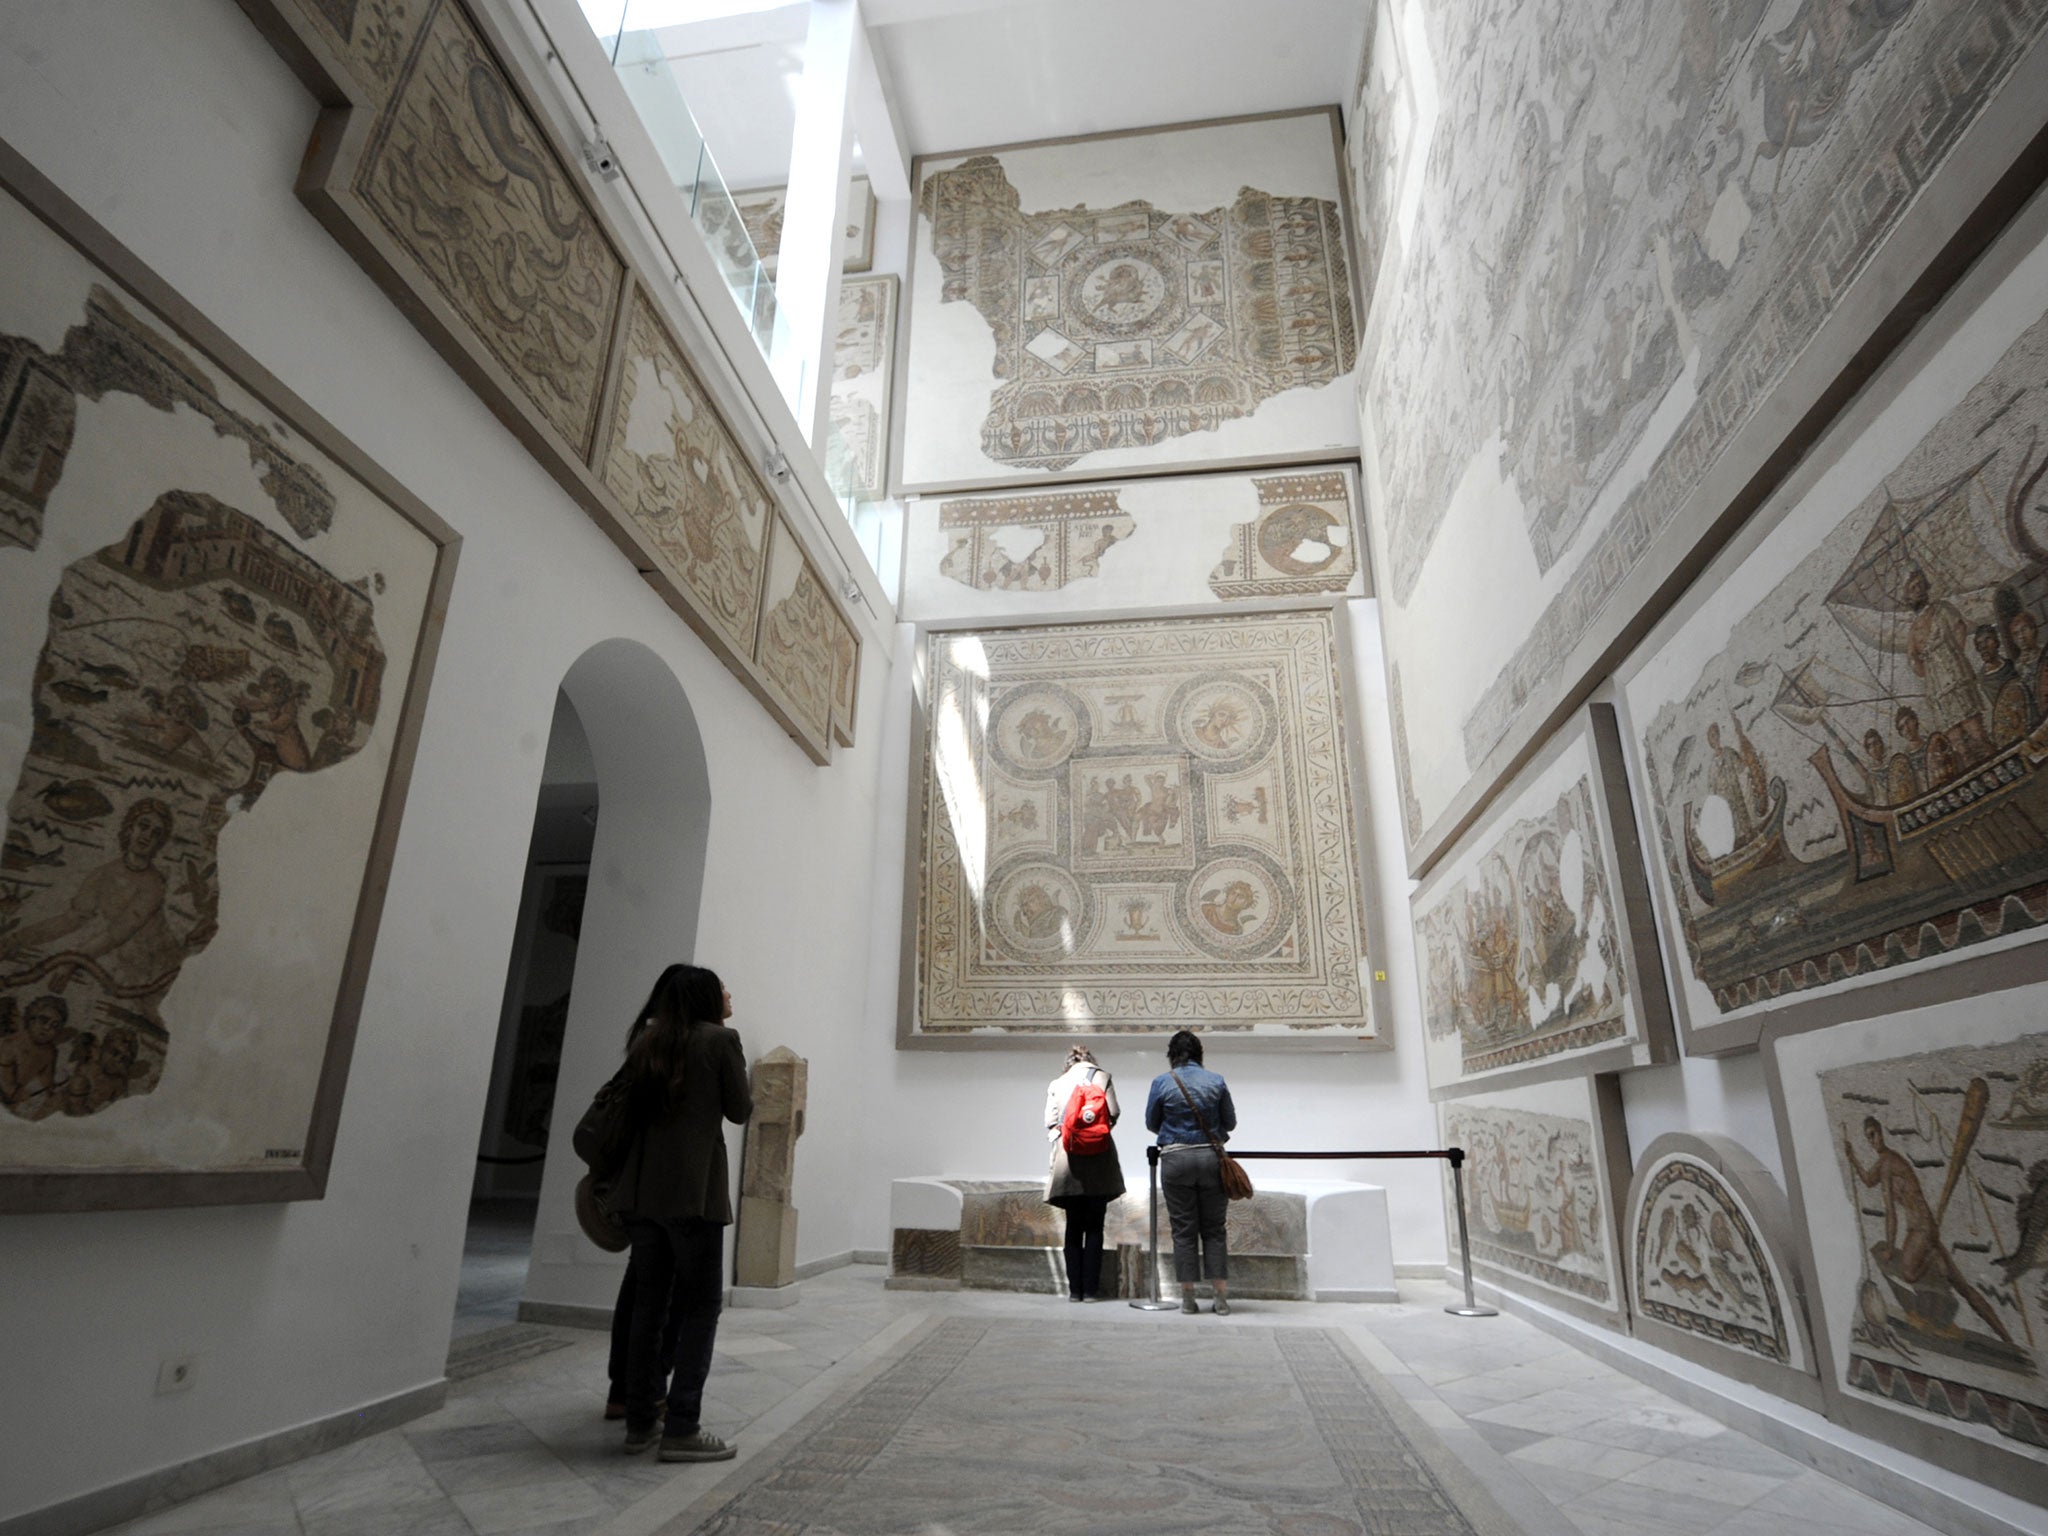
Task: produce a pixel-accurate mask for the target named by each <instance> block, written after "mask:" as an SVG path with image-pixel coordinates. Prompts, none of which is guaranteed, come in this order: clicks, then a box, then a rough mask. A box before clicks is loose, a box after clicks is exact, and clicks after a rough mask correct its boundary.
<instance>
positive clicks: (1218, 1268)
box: [1159, 1147, 1230, 1285]
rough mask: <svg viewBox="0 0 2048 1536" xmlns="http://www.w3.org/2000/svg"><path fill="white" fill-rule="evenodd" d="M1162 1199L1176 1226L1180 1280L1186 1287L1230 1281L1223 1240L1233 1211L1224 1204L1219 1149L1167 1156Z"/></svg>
mask: <svg viewBox="0 0 2048 1536" xmlns="http://www.w3.org/2000/svg"><path fill="white" fill-rule="evenodd" d="M1159 1193H1160V1194H1161V1195H1162V1196H1164V1197H1165V1200H1166V1215H1167V1219H1168V1220H1169V1221H1171V1222H1172V1223H1173V1277H1174V1279H1176V1280H1178V1281H1179V1282H1180V1283H1181V1284H1182V1285H1192V1284H1194V1282H1195V1279H1196V1277H1197V1275H1198V1274H1199V1276H1200V1278H1201V1279H1204V1280H1227V1279H1228V1278H1229V1261H1230V1249H1229V1245H1228V1243H1227V1242H1226V1241H1225V1238H1224V1235H1223V1218H1224V1217H1225V1216H1226V1215H1227V1214H1228V1213H1229V1211H1230V1202H1229V1201H1228V1200H1227V1199H1225V1198H1224V1194H1223V1179H1222V1176H1221V1175H1219V1174H1218V1173H1217V1171H1216V1151H1215V1149H1214V1148H1213V1147H1189V1148H1188V1149H1187V1150H1186V1151H1183V1152H1166V1153H1162V1154H1161V1155H1160V1158H1159ZM1198 1253H1199V1254H1200V1256H1201V1257H1200V1260H1199V1262H1198V1261H1197V1259H1196V1255H1197V1254H1198Z"/></svg>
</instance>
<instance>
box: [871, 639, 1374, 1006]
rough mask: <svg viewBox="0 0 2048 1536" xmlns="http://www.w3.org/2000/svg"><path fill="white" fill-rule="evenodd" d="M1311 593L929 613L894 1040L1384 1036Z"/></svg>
mask: <svg viewBox="0 0 2048 1536" xmlns="http://www.w3.org/2000/svg"><path fill="white" fill-rule="evenodd" d="M1338 634H1339V622H1338V620H1337V619H1336V617H1335V616H1333V615H1332V614H1331V613H1330V612H1328V611H1327V610H1323V611H1312V612H1280V613H1270V614H1259V615H1245V616H1233V617H1222V618H1196V619H1158V620H1136V621H1129V622H1123V623H1096V624H1072V625H1064V626H1057V627H1047V628H1025V629H986V630H979V631H937V632H934V633H933V634H931V635H930V636H929V637H928V639H927V642H926V649H927V654H926V668H925V675H926V692H925V696H924V705H923V709H922V711H921V716H922V732H921V740H920V741H919V743H918V746H917V750H918V755H919V756H920V757H921V759H922V772H921V775H920V779H921V782H920V783H917V784H915V785H914V786H913V794H914V796H915V798H914V799H913V801H912V807H913V818H912V821H913V825H914V826H916V827H918V828H920V829H921V842H922V848H921V856H920V857H918V858H917V860H916V864H915V868H916V871H917V876H916V881H915V884H916V891H915V895H916V903H917V910H916V919H915V923H914V924H913V925H907V931H906V945H905V974H904V982H903V990H902V996H903V999H904V1003H903V1018H902V1023H901V1032H900V1035H899V1040H900V1043H902V1044H905V1045H912V1046H917V1045H942V1044H1006V1043H1007V1044H1016V1043H1025V1042H1031V1043H1034V1044H1035V1043H1036V1042H1038V1041H1041V1040H1043V1039H1044V1038H1046V1037H1048V1036H1050V1037H1053V1038H1055V1039H1059V1038H1072V1037H1074V1036H1087V1035H1097V1034H1111V1035H1116V1034H1122V1035H1160V1034H1165V1033H1170V1032H1172V1031H1173V1030H1176V1029H1179V1028H1182V1027H1187V1026H1195V1027H1199V1028H1201V1029H1203V1030H1205V1031H1207V1032H1210V1033H1224V1034H1230V1035H1238V1036H1243V1037H1246V1038H1247V1039H1249V1040H1254V1041H1257V1042H1259V1043H1262V1044H1282V1043H1313V1044H1324V1045H1356V1044H1358V1043H1360V1042H1361V1041H1363V1042H1365V1043H1370V1044H1382V1043H1384V1036H1383V1034H1382V1032H1381V1027H1380V1025H1379V1023H1378V1021H1377V1018H1376V1015H1375V1012H1374V1009H1373V1006H1372V999H1371V987H1370V984H1369V981H1368V976H1369V970H1368V967H1369V965H1370V961H1369V959H1368V954H1369V925H1368V923H1367V921H1366V912H1365V909H1364V907H1363V905H1362V901H1361V896H1360V889H1361V881H1360V869H1361V867H1362V865H1363V863H1364V853H1365V850H1364V848H1363V847H1362V844H1361V833H1362V830H1363V827H1364V819H1363V817H1362V815H1361V814H1360V808H1359V807H1358V806H1357V804H1356V803H1355V801H1354V798H1353V785H1354V784H1355V783H1357V782H1358V778H1357V774H1356V770H1355V768H1354V764H1353V762H1352V748H1351V745H1350V733H1349V728H1348V727H1347V723H1346V718H1345V717H1346V713H1347V711H1346V708H1345V705H1344V701H1343V688H1342V685H1341V683H1340V680H1339V674H1338V662H1337V657H1338V655H1339V653H1340V652H1339V642H1338Z"/></svg>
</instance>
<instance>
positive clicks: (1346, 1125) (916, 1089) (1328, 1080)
mask: <svg viewBox="0 0 2048 1536" xmlns="http://www.w3.org/2000/svg"><path fill="white" fill-rule="evenodd" d="M1349 606H1350V610H1351V619H1352V624H1351V630H1352V635H1353V641H1354V664H1355V668H1356V674H1355V675H1356V676H1357V678H1358V680H1359V684H1360V694H1361V695H1362V708H1363V712H1364V719H1363V720H1362V721H1361V722H1360V727H1361V733H1362V737H1363V747H1364V752H1365V759H1366V776H1365V777H1366V782H1365V786H1364V790H1365V798H1366V803H1367V806H1368V810H1369V815H1370V817H1371V822H1372V835H1373V838H1374V840H1375V842H1376V843H1377V844H1378V846H1379V847H1380V848H1382V849H1386V848H1398V847H1399V846H1400V843H1399V838H1400V821H1399V811H1398V808H1397V806H1398V802H1397V800H1396V798H1395V790H1394V778H1393V749H1392V745H1391V742H1390V740H1389V735H1388V733H1389V730H1390V726H1389V723H1388V713H1387V702H1386V691H1385V682H1384V678H1385V671H1384V667H1383V665H1382V663H1381V660H1380V654H1379V623H1378V616H1377V613H1376V611H1375V610H1376V606H1377V605H1376V604H1375V603H1373V602H1372V601H1370V600H1356V601H1353V602H1352V603H1351V604H1350V605H1349ZM915 646H916V639H915V633H914V631H913V629H912V628H911V626H909V625H904V626H902V627H901V628H900V629H899V631H898V638H897V653H898V660H897V664H896V668H895V672H894V673H893V674H892V676H895V677H902V676H907V675H908V674H909V673H910V671H911V670H912V658H913V656H914V654H915ZM885 708H886V711H887V718H886V719H885V720H883V721H882V738H883V745H882V751H883V753H884V759H883V762H882V767H881V775H880V779H881V783H882V784H883V785H884V786H887V787H886V788H885V789H884V791H883V794H882V798H881V800H880V802H879V804H878V806H877V808H876V816H877V826H876V844H877V849H878V852H877V855H876V861H875V871H874V884H873V887H872V891H871V894H870V896H869V902H870V905H871V908H872V910H873V912H874V915H875V925H874V930H873V934H872V940H871V951H870V953H871V958H870V965H869V981H868V990H867V1005H866V1009H865V1013H864V1019H863V1023H862V1029H861V1033H862V1038H863V1039H864V1040H865V1041H867V1042H869V1044H870V1046H871V1050H870V1051H869V1052H868V1053H867V1054H866V1056H865V1057H864V1059H865V1060H866V1061H867V1063H868V1064H869V1070H868V1073H867V1075H866V1078H865V1083H866V1088H867V1094H868V1098H869V1100H870V1101H871V1103H872V1105H873V1106H874V1110H875V1112H874V1113H872V1114H870V1115H868V1116H866V1117H865V1118H864V1119H863V1120H862V1122H861V1123H860V1125H859V1126H858V1128H857V1129H856V1131H855V1140H854V1141H853V1142H851V1143H849V1144H848V1146H847V1149H846V1156H847V1157H848V1158H849V1160H858V1161H860V1162H861V1163H863V1164H864V1165H865V1166H866V1167H867V1168H870V1169H872V1170H873V1172H872V1173H871V1174H866V1175H864V1176H863V1177H862V1178H861V1180H860V1183H859V1187H858V1188H857V1190H856V1191H855V1199H856V1202H857V1205H856V1214H857V1219H856V1221H855V1226H856V1228H857V1230H860V1231H862V1232H864V1233H869V1234H872V1235H871V1236H870V1237H867V1238H864V1239H863V1240H862V1246H865V1247H876V1248H880V1247H886V1246H887V1230H886V1229H887V1220H888V1196H889V1190H888V1180H890V1179H895V1178H905V1177H914V1176H917V1175H922V1174H929V1175H936V1176H942V1177H947V1178H1036V1177H1038V1176H1040V1175H1041V1174H1042V1173H1043V1172H1044V1171H1045V1166H1046V1157H1047V1151H1046V1142H1045V1130H1044V1126H1043V1125H1042V1124H1041V1122H1040V1120H1039V1115H1040V1113H1041V1112H1042V1110H1043V1109H1044V1105H1045V1085H1046V1083H1047V1082H1048V1081H1050V1080H1051V1079H1052V1078H1054V1077H1056V1076H1058V1075H1059V1072H1060V1071H1061V1069H1062V1068H1063V1067H1064V1066H1065V1052H1064V1050H1063V1049H1057V1050H1055V1049H1050V1048H1049V1049H1046V1050H1043V1051H1032V1050H1029V1049H1016V1050H1011V1049H1001V1048H990V1049H972V1050H913V1051H898V1050H892V1049H890V1046H891V1043H892V1042H893V1041H894V1038H895V1031H896V1014H897V995H898V994H897V980H898V976H897V973H898V961H899V946H900V941H901V935H902V923H903V921H904V920H905V917H904V914H903V880H904V870H905V862H904V859H903V857H902V852H901V850H902V849H903V847H904V838H905V835H906V832H909V833H910V834H911V835H913V836H914V835H915V831H914V826H913V825H912V824H911V815H910V807H909V803H908V796H907V795H906V794H905V793H904V792H903V791H902V790H901V789H900V788H897V786H900V785H902V784H904V783H905V782H906V781H907V775H908V772H909V769H910V754H911V752H912V750H913V748H912V747H911V744H910V697H909V692H908V690H907V689H903V688H900V687H895V686H892V687H891V689H890V691H889V697H888V700H887V703H886V706H885ZM1368 878H1369V879H1372V880H1374V881H1375V889H1374V890H1373V892H1372V895H1373V896H1374V897H1375V898H1376V900H1377V902H1378V904H1379V907H1380V909H1381V913H1382V916H1383V923H1382V939H1381V945H1380V950H1379V954H1380V957H1381V958H1380V960H1379V962H1378V963H1379V964H1381V965H1383V966H1385V967H1386V969H1387V970H1388V973H1389V985H1388V986H1387V987H1386V988H1384V989H1382V994H1381V995H1382V997H1383V998H1384V999H1385V1000H1386V1001H1387V1003H1388V1004H1389V1013H1390V1017H1388V1018H1387V1019H1385V1020H1384V1021H1383V1023H1384V1026H1385V1028H1386V1032H1387V1036H1388V1038H1389V1039H1391V1041H1392V1042H1393V1048H1392V1049H1391V1050H1388V1051H1364V1050H1360V1051H1341V1052H1327V1051H1315V1052H1303V1051H1298V1050H1297V1051H1289V1050H1277V1049H1273V1048H1271V1047H1267V1048H1265V1049H1254V1048H1252V1047H1250V1046H1245V1045H1238V1044H1235V1043H1232V1042H1229V1041H1227V1040H1221V1039H1219V1040H1217V1041H1216V1042H1215V1043H1214V1045H1213V1048H1212V1050H1211V1052H1210V1054H1209V1057H1208V1062H1207V1064H1208V1065H1209V1066H1211V1067H1214V1068H1215V1069H1216V1070H1217V1071H1219V1072H1221V1073H1223V1075H1224V1076H1225V1077H1226V1078H1227V1079H1228V1080H1229V1082H1230V1085H1231V1096H1232V1098H1233V1099H1234V1100H1235V1102H1236V1105H1237V1113H1238V1129H1237V1133H1236V1134H1235V1136H1233V1138H1232V1140H1233V1142H1234V1143H1235V1144H1236V1145H1238V1146H1240V1147H1245V1148H1266V1149H1272V1150H1302V1151H1312V1150H1330V1149H1338V1148H1342V1149H1358V1150H1362V1149H1368V1148H1387V1147H1408V1148H1414V1147H1429V1146H1434V1145H1435V1144H1436V1135H1437V1127H1436V1113H1435V1111H1434V1110H1433V1109H1432V1108H1431V1106H1430V1104H1429V1101H1428V1089H1427V1085H1426V1083H1425V1082H1424V1079H1423V1056H1422V1002H1421V996H1420V993H1419V991H1418V989H1417V987H1416V984H1415V977H1414V970H1413V965H1412V962H1411V960H1410V958H1409V957H1410V956H1411V955H1412V954H1413V952H1414V944H1413V940H1412V936H1411V932H1410V926H1409V921H1408V891H1409V889H1410V885H1411V882H1410V881H1409V880H1408V878H1407V877H1406V875H1404V874H1403V873H1401V871H1400V869H1399V866H1398V864H1397V863H1396V862H1395V861H1392V860H1387V859H1382V860H1380V861H1379V867H1378V870H1377V872H1376V873H1369V874H1368ZM1096 1055H1097V1057H1098V1058H1099V1059H1100V1060H1101V1062H1102V1065H1103V1066H1105V1067H1107V1068H1108V1069H1109V1071H1110V1072H1111V1073H1112V1074H1113V1075H1114V1076H1115V1078H1116V1080H1117V1083H1118V1096H1119V1098H1120V1099H1121V1100H1122V1102H1123V1107H1124V1114H1125V1123H1124V1126H1123V1128H1122V1129H1121V1130H1119V1131H1118V1133H1117V1147H1118V1151H1119V1153H1120V1154H1121V1156H1122V1160H1123V1167H1124V1178H1125V1180H1126V1182H1128V1183H1129V1184H1131V1185H1132V1186H1133V1187H1139V1186H1140V1185H1141V1181H1142V1180H1143V1179H1144V1178H1145V1177H1146V1169H1145V1153H1144V1147H1145V1142H1146V1139H1147V1138H1146V1137H1145V1135H1144V1132H1143V1130H1142V1124H1143V1122H1142V1119H1141V1118H1140V1116H1141V1112H1142V1110H1143V1108H1144V1104H1145V1092H1146V1088H1147V1086H1148V1085H1149V1084H1150V1082H1151V1080H1152V1078H1153V1077H1154V1076H1156V1075H1157V1074H1158V1073H1159V1072H1161V1071H1163V1070H1164V1068H1165V1065H1166V1059H1165V1041H1164V1040H1160V1041H1159V1042H1157V1043H1156V1044H1149V1045H1144V1046H1118V1045H1114V1044H1110V1045H1105V1044H1102V1043H1099V1042H1098V1044H1097V1046H1096ZM820 1092H821V1084H820V1079H819V1076H818V1072H817V1070H816V1067H815V1066H814V1067H813V1069H812V1073H811V1096H812V1103H813V1111H812V1113H813V1127H814V1129H813V1131H812V1132H811V1135H812V1136H816V1134H817V1132H816V1129H815V1125H816V1118H815V1117H816V1104H817V1100H818V1097H819V1094H820ZM816 1152H817V1149H816V1148H815V1147H814V1145H813V1143H812V1141H811V1140H810V1139H809V1138H808V1137H807V1138H806V1141H805V1143H804V1144H803V1146H801V1147H800V1148H799V1149H798V1163H799V1165H800V1166H809V1165H810V1159H811V1158H813V1157H815V1156H816ZM1262 1168H1264V1169H1267V1170H1270V1171H1271V1172H1272V1173H1273V1175H1274V1176H1275V1177H1282V1176H1286V1175H1290V1174H1298V1175H1306V1174H1308V1173H1310V1172H1311V1171H1313V1172H1315V1173H1325V1172H1327V1173H1328V1174H1329V1175H1331V1176H1339V1177H1345V1178H1354V1179H1360V1180H1364V1181H1367V1182H1371V1183H1379V1184H1384V1185H1385V1186H1386V1188H1387V1192H1388V1208H1389V1217H1390V1220H1391V1223H1392V1228H1393V1232H1392V1237H1393V1252H1394V1261H1395V1262H1396V1263H1397V1264H1406V1263H1439V1264H1440V1263H1442V1261H1443V1257H1444V1226H1443V1201H1442V1195H1441V1193H1440V1189H1441V1184H1440V1182H1439V1180H1440V1178H1441V1172H1440V1165H1438V1164H1434V1163H1401V1162H1395V1163H1376V1164H1367V1163H1330V1164H1322V1165H1318V1166H1317V1167H1316V1168H1315V1169H1313V1170H1308V1169H1304V1168H1303V1167H1302V1166H1301V1165H1299V1164H1286V1163H1266V1164H1254V1165H1253V1166H1252V1169H1251V1172H1252V1176H1253V1179H1254V1181H1255V1182H1256V1181H1257V1179H1258V1177H1259V1174H1260V1170H1261V1169H1262ZM809 1198H810V1196H809V1194H808V1192H807V1190H806V1189H805V1188H804V1187H802V1186H801V1185H800V1187H799V1198H798V1204H799V1206H803V1205H804V1203H805V1201H806V1200H807V1199H809ZM804 1220H805V1222H806V1223H807V1224H808V1222H809V1220H810V1216H809V1214H808V1211H806V1214H805V1217H804ZM800 1248H801V1251H802V1252H803V1253H804V1254H805V1255H808V1254H810V1253H811V1252H813V1251H814V1250H813V1248H812V1245H811V1244H810V1243H809V1242H808V1241H804V1242H802V1243H801V1244H800Z"/></svg>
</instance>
